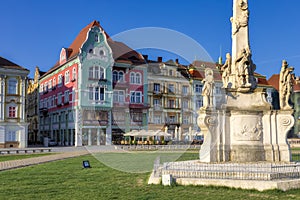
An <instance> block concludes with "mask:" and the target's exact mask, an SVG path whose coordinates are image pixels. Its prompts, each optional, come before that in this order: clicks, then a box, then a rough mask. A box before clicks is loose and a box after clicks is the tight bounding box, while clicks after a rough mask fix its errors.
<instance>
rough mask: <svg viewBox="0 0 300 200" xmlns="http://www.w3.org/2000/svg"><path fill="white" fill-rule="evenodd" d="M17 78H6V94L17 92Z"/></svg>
mask: <svg viewBox="0 0 300 200" xmlns="http://www.w3.org/2000/svg"><path fill="white" fill-rule="evenodd" d="M17 89H18V80H17V79H15V78H11V79H9V80H8V94H17V92H18V90H17Z"/></svg>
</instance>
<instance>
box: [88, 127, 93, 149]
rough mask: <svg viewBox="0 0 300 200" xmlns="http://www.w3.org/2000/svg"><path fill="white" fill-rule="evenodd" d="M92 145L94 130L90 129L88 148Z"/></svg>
mask: <svg viewBox="0 0 300 200" xmlns="http://www.w3.org/2000/svg"><path fill="white" fill-rule="evenodd" d="M91 145H92V130H91V129H90V128H89V129H88V146H91Z"/></svg>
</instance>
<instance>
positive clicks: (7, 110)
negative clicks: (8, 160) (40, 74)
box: [0, 57, 29, 148]
mask: <svg viewBox="0 0 300 200" xmlns="http://www.w3.org/2000/svg"><path fill="white" fill-rule="evenodd" d="M28 74H29V71H28V70H27V69H25V68H23V67H21V66H19V65H17V64H15V63H13V62H11V61H9V60H7V59H5V58H2V57H0V148H9V147H13V148H24V147H27V140H28V123H27V122H26V115H25V101H26V88H27V86H26V85H27V76H28Z"/></svg>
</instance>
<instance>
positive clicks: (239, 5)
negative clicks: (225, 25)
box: [226, 0, 256, 92]
mask: <svg viewBox="0 0 300 200" xmlns="http://www.w3.org/2000/svg"><path fill="white" fill-rule="evenodd" d="M230 21H231V27H232V35H231V37H232V56H231V57H232V62H231V66H230V72H231V74H230V75H228V76H229V77H228V79H229V81H228V83H227V84H226V87H227V88H228V89H229V90H237V91H239V92H249V91H250V90H253V89H255V88H256V81H255V79H254V77H253V73H254V70H255V68H256V66H255V65H254V64H253V62H252V59H251V55H252V53H251V50H250V45H249V30H248V21H249V10H248V0H233V16H232V17H231V18H230Z"/></svg>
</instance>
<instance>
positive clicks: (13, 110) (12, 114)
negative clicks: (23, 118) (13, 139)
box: [8, 106, 17, 118]
mask: <svg viewBox="0 0 300 200" xmlns="http://www.w3.org/2000/svg"><path fill="white" fill-rule="evenodd" d="M16 114H17V113H16V107H15V106H9V107H8V117H9V118H16V117H17V115H16Z"/></svg>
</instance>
